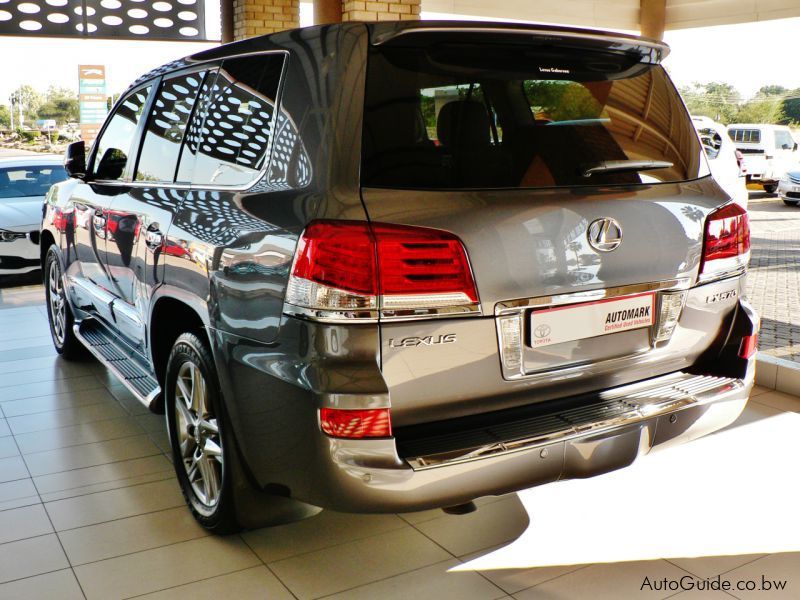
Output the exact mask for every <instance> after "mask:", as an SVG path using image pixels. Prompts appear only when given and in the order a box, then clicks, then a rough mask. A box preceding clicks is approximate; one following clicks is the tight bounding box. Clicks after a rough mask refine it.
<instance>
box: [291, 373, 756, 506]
mask: <svg viewBox="0 0 800 600" xmlns="http://www.w3.org/2000/svg"><path fill="white" fill-rule="evenodd" d="M749 363H750V364H748V366H747V373H746V375H745V377H744V378H741V379H738V378H704V379H706V380H707V382H708V380H709V379H715V380H716V381H715V382H714V385H712V386H711V387H710V389H707V390H705V391H701V392H699V393H694V392H692V390H691V389H688V390H687V391H686V392H685V393H681V394H675V396H674V397H672V398H664V397H663V396H664V395H665V394H668V393H667V392H666V391H664V389H665V383H667V382H668V381H669V380H670V379H672V380H676V379H680V378H681V376H682V375H683V374H681V373H676V374H672V375H669V376H666V377H660V378H656V379H655V380H651V381H648V382H644V383H640V384H635V385H632V386H625V387H624V388H618V389H616V390H609V392H608V393H618V394H620V396H619V398H618V399H619V400H622V401H623V402H625V403H630V405H631V407H632V408H631V410H630V411H629V412H627V413H625V414H622V415H618V416H617V417H615V418H613V419H610V420H606V421H602V420H601V421H594V422H590V423H584V424H583V425H582V427H570V428H568V429H567V430H565V431H562V432H559V433H557V434H553V435H550V436H547V435H543V436H542V437H541V438H539V439H530V440H528V441H527V442H522V443H521V444H520V445H519V447H515V445H514V444H504V446H506V448H502V447H501V446H502V445H500V444H497V445H496V446H497V447H496V448H494V449H493V448H492V447H491V446H486V447H483V448H482V449H481V450H482V451H483V455H482V452H481V451H473V452H472V453H469V452H467V453H464V454H462V455H461V456H456V455H451V456H450V457H449V458H448V457H447V456H445V455H442V454H440V455H438V456H428V457H427V458H420V457H413V458H411V459H410V460H409V459H408V458H406V459H405V460H404V459H402V458H400V457H399V456H398V455H397V453H396V450H395V443H394V441H393V440H375V441H367V442H365V441H346V440H336V439H332V438H326V439H325V441H324V444H323V445H324V448H323V454H327V455H328V456H329V457H330V460H329V463H328V465H327V468H325V469H323V470H322V472H320V473H318V477H317V478H315V479H316V484H317V486H316V489H317V490H319V494H314V497H312V498H306V500H307V501H310V502H312V503H314V504H319V505H323V506H329V507H332V508H336V509H338V510H346V511H353V512H402V511H413V510H423V509H428V508H434V507H441V506H448V505H455V504H460V503H463V502H466V501H469V500H472V499H474V498H477V497H480V496H486V495H497V494H503V493H508V492H512V491H516V490H520V489H524V488H527V487H531V486H535V485H540V484H543V483H549V482H552V481H557V480H560V479H575V478H585V477H592V476H594V475H599V474H602V473H606V472H609V471H613V470H615V469H619V468H622V467H626V466H628V465H630V464H631V463H632V462H633V461H634V460H636V458H637V457H639V456H641V455H643V454H647V453H648V452H649V451H650V450H651V449H652V448H655V447H666V446H669V445H673V444H678V443H682V442H685V441H689V440H692V439H695V438H698V437H701V436H703V435H706V434H708V433H711V432H712V431H715V430H717V429H720V428H722V427H725V426H726V425H729V424H730V423H732V422H733V421H735V420H736V418H737V417H738V416H739V414H740V413H741V412H742V410H743V409H744V407H745V405H746V403H747V398H748V397H749V395H750V391H751V389H752V387H753V381H754V376H755V365H754V361H753V360H752V359H751V360H750V361H749ZM697 383H699V382H697ZM679 387H680V386H675V389H677V388H679ZM625 388H629V389H628V390H626V389H625ZM656 388H661V389H662V392H660V394H661V396H659V395H658V394H655V395H656V396H658V397H657V398H648V390H655V389H656ZM687 388H691V386H690V385H689V386H687ZM670 393H674V392H670ZM476 450H477V449H476ZM493 450H494V452H493ZM470 454H471V455H470ZM437 461H439V462H437ZM381 462H383V465H381V464H380V463H381ZM412 465H413V466H412Z"/></svg>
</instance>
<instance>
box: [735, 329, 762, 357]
mask: <svg viewBox="0 0 800 600" xmlns="http://www.w3.org/2000/svg"><path fill="white" fill-rule="evenodd" d="M757 346H758V334H757V333H754V334H753V335H748V336H745V337H743V338H742V343H741V345H740V346H739V358H745V359H748V358H751V357H752V356H753V355H754V354H755V353H756V348H757Z"/></svg>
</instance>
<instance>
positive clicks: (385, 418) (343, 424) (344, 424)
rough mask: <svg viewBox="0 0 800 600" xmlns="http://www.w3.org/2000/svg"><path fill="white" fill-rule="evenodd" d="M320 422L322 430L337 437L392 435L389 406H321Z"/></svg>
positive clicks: (358, 437)
mask: <svg viewBox="0 0 800 600" xmlns="http://www.w3.org/2000/svg"><path fill="white" fill-rule="evenodd" d="M319 423H320V427H321V428H322V431H324V432H325V433H327V434H328V435H330V436H332V437H337V438H349V439H361V438H380V437H391V435H392V420H391V417H390V415H389V409H388V408H372V409H367V410H347V409H338V408H321V409H320V411H319Z"/></svg>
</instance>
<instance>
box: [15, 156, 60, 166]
mask: <svg viewBox="0 0 800 600" xmlns="http://www.w3.org/2000/svg"><path fill="white" fill-rule="evenodd" d="M63 162H64V157H63V156H61V155H60V154H24V155H20V156H0V167H33V166H36V165H60V164H62V163H63Z"/></svg>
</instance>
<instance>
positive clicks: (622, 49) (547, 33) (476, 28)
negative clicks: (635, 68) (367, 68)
mask: <svg viewBox="0 0 800 600" xmlns="http://www.w3.org/2000/svg"><path fill="white" fill-rule="evenodd" d="M370 29H371V34H372V35H371V43H372V44H373V45H375V46H395V45H396V46H405V45H414V46H426V45H429V44H433V43H439V42H443V41H451V40H453V39H454V38H461V39H465V38H466V39H469V38H473V37H474V36H481V37H482V36H485V35H491V41H492V43H504V42H505V43H525V42H526V38H527V40H529V41H530V43H531V44H534V45H538V44H547V45H559V46H571V47H585V48H586V49H587V50H589V49H591V50H602V51H606V52H612V53H620V54H638V55H639V57H640V60H639V62H642V63H644V64H648V65H657V64H659V63H660V62H661V61H662V60H664V58H666V57H667V55H668V54H669V46H667V45H666V44H665V43H663V42H659V41H657V40H653V39H650V38H644V37H639V36H634V35H626V34H623V33H614V32H604V31H599V30H591V29H578V28H566V27H555V26H547V25H531V26H526V25H518V24H506V23H493V22H491V23H486V22H476V23H466V22H463V21H462V22H452V21H410V22H409V21H406V22H396V23H386V24H382V23H376V24H374V25H373V24H370Z"/></svg>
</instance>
